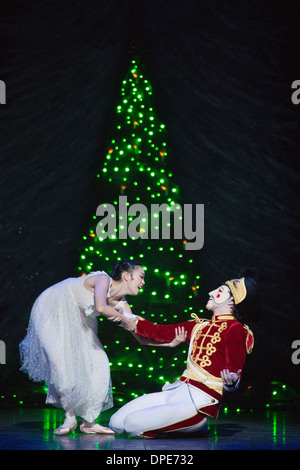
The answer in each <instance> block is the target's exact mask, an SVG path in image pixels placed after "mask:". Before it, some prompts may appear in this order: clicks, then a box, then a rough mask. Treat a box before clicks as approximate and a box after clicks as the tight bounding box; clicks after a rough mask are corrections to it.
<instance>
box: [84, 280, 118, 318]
mask: <svg viewBox="0 0 300 470" xmlns="http://www.w3.org/2000/svg"><path fill="white" fill-rule="evenodd" d="M87 281H88V283H87V286H86V287H87V288H90V289H91V288H92V289H93V290H94V296H95V307H96V310H97V312H99V313H101V315H104V316H105V317H107V318H112V317H114V318H119V317H120V314H119V313H118V312H117V311H116V310H115V309H113V308H112V307H110V306H109V305H107V292H108V289H109V278H108V277H107V276H106V275H105V274H97V275H95V276H91V277H90V278H89V279H87Z"/></svg>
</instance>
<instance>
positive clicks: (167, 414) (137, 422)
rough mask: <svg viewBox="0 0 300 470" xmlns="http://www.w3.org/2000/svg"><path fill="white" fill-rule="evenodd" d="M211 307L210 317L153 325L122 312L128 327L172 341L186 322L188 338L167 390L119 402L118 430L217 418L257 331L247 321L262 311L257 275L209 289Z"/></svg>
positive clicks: (164, 428) (176, 427) (196, 424)
mask: <svg viewBox="0 0 300 470" xmlns="http://www.w3.org/2000/svg"><path fill="white" fill-rule="evenodd" d="M206 308H207V309H208V310H210V311H211V312H212V313H213V316H212V319H211V320H206V319H200V318H198V317H197V315H195V314H192V318H193V319H192V320H190V321H187V322H184V323H180V324H176V325H154V324H153V323H151V322H149V321H147V320H144V319H143V318H141V317H135V318H133V319H130V318H124V317H122V321H123V324H124V326H125V328H126V329H127V330H129V331H131V332H133V333H137V334H138V335H140V336H143V337H146V338H149V339H151V340H155V341H159V342H170V341H172V340H173V338H174V336H175V328H181V329H182V328H184V329H185V331H186V333H187V337H186V342H189V343H190V345H189V351H188V358H187V367H186V369H185V371H184V372H183V374H182V376H181V377H180V378H179V379H178V380H176V381H175V382H174V383H173V384H166V385H164V387H163V391H161V392H156V393H150V394H148V395H143V396H141V397H139V398H136V399H135V400H132V401H130V402H129V403H127V404H126V405H125V406H123V407H122V408H120V409H119V410H118V411H117V412H116V413H115V414H114V415H113V416H112V417H111V420H110V427H111V428H112V429H113V430H114V431H115V432H116V433H128V434H130V435H133V436H142V437H155V436H157V435H158V434H162V433H170V432H174V431H181V432H195V431H198V430H199V429H201V428H202V427H203V426H204V425H205V423H206V422H207V417H212V418H215V419H216V418H217V417H218V413H219V408H220V404H221V400H222V394H223V389H225V390H228V391H232V390H236V389H237V388H238V386H239V383H240V379H241V373H242V368H243V365H244V362H245V358H246V354H247V353H248V354H250V352H251V351H252V348H253V344H254V337H253V334H252V332H251V330H250V329H249V327H248V326H247V325H245V324H244V322H245V321H247V322H248V321H257V320H258V318H259V316H260V296H259V293H258V290H257V285H256V281H255V279H254V278H253V277H249V276H248V275H247V273H245V275H244V277H242V278H240V279H233V280H230V281H226V282H225V283H224V284H222V285H221V286H220V287H219V288H217V289H215V290H214V291H212V292H210V293H209V299H208V302H207V305H206Z"/></svg>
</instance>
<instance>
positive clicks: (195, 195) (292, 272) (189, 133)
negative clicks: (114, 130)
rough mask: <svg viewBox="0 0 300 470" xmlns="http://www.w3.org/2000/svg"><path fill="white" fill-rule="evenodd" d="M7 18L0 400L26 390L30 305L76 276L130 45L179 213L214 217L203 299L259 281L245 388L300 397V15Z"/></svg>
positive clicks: (36, 4)
mask: <svg viewBox="0 0 300 470" xmlns="http://www.w3.org/2000/svg"><path fill="white" fill-rule="evenodd" d="M3 4H4V5H3ZM1 10H2V13H1V16H0V28H1V30H0V34H1V76H0V79H1V80H3V81H4V82H5V83H6V87H7V103H6V105H1V144H0V151H1V194H2V196H1V240H0V246H1V287H2V289H1V313H0V314H1V318H0V339H1V340H3V341H4V342H5V343H6V346H7V364H6V365H1V366H0V367H1V370H0V372H1V388H2V389H5V387H7V386H9V385H10V384H12V383H15V384H17V383H18V381H19V380H21V379H20V377H19V374H20V373H19V372H18V367H19V362H18V361H19V353H18V344H19V342H20V341H21V339H22V338H23V337H24V334H25V328H26V326H27V323H28V318H29V313H30V309H31V306H32V303H33V301H34V299H35V298H36V297H37V295H38V294H39V293H40V292H41V291H42V290H44V289H45V288H46V287H48V286H49V285H52V284H54V283H55V282H58V281H60V280H62V279H64V278H66V277H69V276H72V275H74V273H75V267H76V264H77V260H78V243H79V240H80V238H81V236H82V234H84V233H85V232H86V230H87V229H88V227H89V223H90V217H91V215H92V214H93V213H94V211H95V208H96V207H97V205H98V204H99V197H100V196H99V194H100V195H101V197H103V192H101V188H100V189H99V188H98V187H97V181H96V179H95V175H96V173H97V171H98V169H100V168H101V165H102V161H103V157H104V155H105V151H106V147H107V143H108V136H109V134H110V131H111V125H112V112H113V109H114V106H115V100H116V96H117V94H118V92H119V88H120V83H121V80H122V78H123V76H124V74H125V72H126V70H127V65H128V61H129V58H130V51H132V48H133V46H134V47H135V48H137V49H138V50H139V53H140V54H141V55H142V58H143V61H144V62H145V64H146V67H147V71H148V73H149V74H150V77H151V82H152V86H153V92H154V99H155V102H156V108H157V110H158V111H159V113H160V117H161V118H162V120H163V121H164V122H165V123H166V125H167V128H168V132H169V142H170V143H171V145H172V165H173V170H174V173H175V177H176V179H177V182H178V184H179V187H180V189H181V196H182V201H183V202H184V203H193V204H196V203H200V204H204V205H205V243H204V247H203V249H202V250H200V251H199V252H197V253H196V254H195V257H196V259H197V262H198V263H199V270H200V272H201V273H202V276H203V278H204V281H205V285H206V288H207V290H210V289H211V288H213V287H216V286H217V285H218V283H220V282H223V281H224V280H226V279H228V278H231V277H237V276H238V274H239V271H240V269H241V268H242V267H243V266H248V265H255V266H257V267H258V268H259V269H260V288H261V292H262V295H263V317H262V319H261V320H260V321H259V323H258V324H257V325H253V331H254V334H255V354H254V353H253V355H252V356H250V358H249V362H250V367H249V371H248V372H247V373H248V374H249V375H250V378H251V376H252V377H253V380H254V379H256V378H259V379H260V380H266V381H268V380H283V381H287V382H288V383H290V384H291V385H292V386H296V383H297V374H298V376H299V370H298V368H299V367H300V365H298V366H297V365H295V364H293V363H292V361H291V354H292V349H291V344H292V342H293V341H294V340H295V339H299V323H300V322H299V313H298V307H297V293H298V290H299V289H298V282H299V279H298V278H299V276H298V265H299V247H298V239H299V215H298V206H299V199H298V194H299V193H298V183H299V173H298V169H297V158H298V152H299V151H298V147H297V143H298V142H297V138H298V137H299V116H300V114H299V113H300V105H299V106H297V105H294V104H293V103H292V101H291V94H292V90H291V84H292V82H293V81H294V80H297V79H298V80H300V70H299V60H298V58H299V49H300V48H299V34H298V29H299V27H298V23H299V20H300V16H299V7H297V2H295V3H293V2H284V1H283V0H282V1H281V2H279V3H278V2H272V1H269V2H268V1H258V0H247V1H243V2H241V1H237V0H230V1H229V2H227V1H221V0H202V1H196V0H195V1H193V0H185V1H178V2H177V1H176V2H173V1H162V0H156V1H154V2H146V1H140V2H137V1H135V2H134V1H130V0H127V1H126V0H124V1H122V2H121V1H117V0H115V1H112V0H110V1H107V2H96V1H89V2H83V1H81V0H77V1H76V0H75V1H72V2H70V1H64V2H57V1H55V0H54V1H29V2H23V1H10V2H2V5H1ZM202 295H203V302H204V301H205V299H206V292H203V294H202Z"/></svg>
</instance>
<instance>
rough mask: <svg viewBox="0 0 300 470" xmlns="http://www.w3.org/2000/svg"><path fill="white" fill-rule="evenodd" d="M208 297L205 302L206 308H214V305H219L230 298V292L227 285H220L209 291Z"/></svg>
mask: <svg viewBox="0 0 300 470" xmlns="http://www.w3.org/2000/svg"><path fill="white" fill-rule="evenodd" d="M208 295H209V299H208V302H207V304H206V308H207V310H214V309H215V308H216V307H218V306H221V305H222V304H224V303H225V302H227V301H228V300H230V299H232V297H231V292H230V290H229V287H228V286H226V285H222V286H220V287H218V288H217V289H215V290H213V291H211V292H209V294H208Z"/></svg>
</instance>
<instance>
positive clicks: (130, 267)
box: [111, 259, 141, 281]
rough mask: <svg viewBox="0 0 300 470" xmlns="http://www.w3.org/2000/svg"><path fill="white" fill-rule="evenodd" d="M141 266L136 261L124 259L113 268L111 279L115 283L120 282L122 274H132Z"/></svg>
mask: <svg viewBox="0 0 300 470" xmlns="http://www.w3.org/2000/svg"><path fill="white" fill-rule="evenodd" d="M139 266H141V265H140V264H139V263H137V262H136V261H132V260H130V259H124V260H123V261H117V262H116V263H114V265H113V267H112V272H111V277H112V279H113V280H114V281H120V280H121V278H122V273H123V272H127V273H129V274H132V273H133V271H134V270H135V269H136V268H137V267H139Z"/></svg>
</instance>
